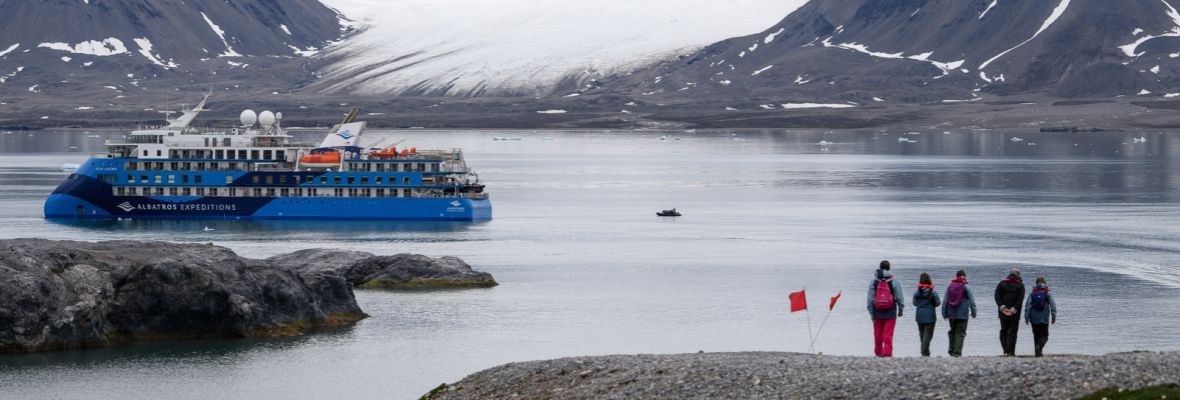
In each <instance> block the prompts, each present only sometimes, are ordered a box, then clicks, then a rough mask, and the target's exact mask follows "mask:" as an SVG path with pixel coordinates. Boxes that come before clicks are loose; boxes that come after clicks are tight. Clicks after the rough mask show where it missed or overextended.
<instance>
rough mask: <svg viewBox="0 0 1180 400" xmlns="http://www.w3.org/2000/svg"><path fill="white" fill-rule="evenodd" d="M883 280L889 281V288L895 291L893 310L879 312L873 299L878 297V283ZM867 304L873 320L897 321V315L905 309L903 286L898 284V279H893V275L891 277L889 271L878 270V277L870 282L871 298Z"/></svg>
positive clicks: (869, 297)
mask: <svg viewBox="0 0 1180 400" xmlns="http://www.w3.org/2000/svg"><path fill="white" fill-rule="evenodd" d="M882 278H885V279H887V280H888V281H889V287H890V288H891V289H893V308H890V309H888V310H878V309H877V307H873V298H874V297H877V282H878V281H880V280H881V279H882ZM865 304H866V306H867V307H868V310H869V315H870V316H872V317H873V319H897V314H898V313H900V312H901V310H903V309H904V308H905V297H904V296H902V293H901V284H900V283H897V280H896V279H893V275H890V274H889V271H886V270H883V269H878V270H877V277H876V278H874V279H873V280H872V281H871V282H869V296H868V300H867V301H865Z"/></svg>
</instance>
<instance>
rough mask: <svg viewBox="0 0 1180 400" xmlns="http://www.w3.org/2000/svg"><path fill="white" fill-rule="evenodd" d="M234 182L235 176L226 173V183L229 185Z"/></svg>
mask: <svg viewBox="0 0 1180 400" xmlns="http://www.w3.org/2000/svg"><path fill="white" fill-rule="evenodd" d="M232 183H234V177H233V176H232V175H226V176H225V184H226V185H229V184H232Z"/></svg>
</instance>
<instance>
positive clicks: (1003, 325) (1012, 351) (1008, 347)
mask: <svg viewBox="0 0 1180 400" xmlns="http://www.w3.org/2000/svg"><path fill="white" fill-rule="evenodd" d="M1019 333H1020V315H1016V316H1015V317H1011V318H1000V347H1003V348H1004V355H1006V356H1014V355H1016V337H1017V335H1018V334H1019Z"/></svg>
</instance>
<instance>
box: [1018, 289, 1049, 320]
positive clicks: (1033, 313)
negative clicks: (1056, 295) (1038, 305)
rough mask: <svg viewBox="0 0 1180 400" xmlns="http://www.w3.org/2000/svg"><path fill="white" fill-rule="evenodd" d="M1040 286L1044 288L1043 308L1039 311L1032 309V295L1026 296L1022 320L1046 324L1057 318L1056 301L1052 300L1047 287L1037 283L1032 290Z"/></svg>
mask: <svg viewBox="0 0 1180 400" xmlns="http://www.w3.org/2000/svg"><path fill="white" fill-rule="evenodd" d="M1041 288H1044V289H1045V290H1046V291H1045V309H1044V310H1040V311H1038V310H1034V309H1033V308H1032V298H1033V297H1032V295H1029V296H1028V298H1027V299H1025V300H1024V321H1025V322H1027V323H1030V324H1034V325H1048V324H1049V323H1050V322H1053V320H1056V319H1057V302H1056V301H1054V300H1053V293H1050V292H1049V291H1048V289H1049V288H1048V287H1046V286H1044V285H1039V284H1038V285H1037V287H1036V288H1034V289H1033V291H1034V292H1035V291H1036V290H1037V289H1041ZM1050 317H1052V318H1050Z"/></svg>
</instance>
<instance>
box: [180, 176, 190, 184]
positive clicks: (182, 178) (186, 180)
mask: <svg viewBox="0 0 1180 400" xmlns="http://www.w3.org/2000/svg"><path fill="white" fill-rule="evenodd" d="M180 183H188V175H181V176H180Z"/></svg>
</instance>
